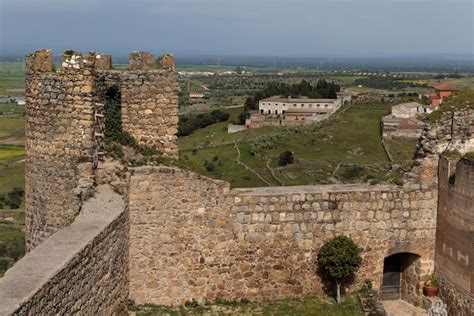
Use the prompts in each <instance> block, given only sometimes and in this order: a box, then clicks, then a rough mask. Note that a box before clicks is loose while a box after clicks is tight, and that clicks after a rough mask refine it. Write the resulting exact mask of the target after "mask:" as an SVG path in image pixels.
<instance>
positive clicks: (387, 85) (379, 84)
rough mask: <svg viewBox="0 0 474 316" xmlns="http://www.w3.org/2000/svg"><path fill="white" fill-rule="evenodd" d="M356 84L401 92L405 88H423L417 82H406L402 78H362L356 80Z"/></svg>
mask: <svg viewBox="0 0 474 316" xmlns="http://www.w3.org/2000/svg"><path fill="white" fill-rule="evenodd" d="M354 84H356V85H362V86H366V87H369V88H374V89H383V90H401V89H405V88H413V87H422V85H420V84H418V83H415V82H410V81H406V80H403V79H402V78H391V77H369V78H360V79H356V80H355V81H354Z"/></svg>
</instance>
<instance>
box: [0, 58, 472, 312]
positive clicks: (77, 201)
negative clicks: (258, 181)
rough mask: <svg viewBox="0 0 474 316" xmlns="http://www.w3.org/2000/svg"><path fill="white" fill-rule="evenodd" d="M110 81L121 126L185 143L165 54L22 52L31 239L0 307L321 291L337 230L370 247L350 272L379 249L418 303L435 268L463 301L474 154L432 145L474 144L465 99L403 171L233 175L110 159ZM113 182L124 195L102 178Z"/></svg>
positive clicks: (103, 308)
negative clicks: (393, 261) (400, 179)
mask: <svg viewBox="0 0 474 316" xmlns="http://www.w3.org/2000/svg"><path fill="white" fill-rule="evenodd" d="M113 85H116V86H117V87H118V88H119V90H120V92H121V115H122V124H123V128H124V129H125V130H126V131H128V132H129V133H130V134H132V135H133V136H134V137H135V138H136V139H137V140H138V141H139V143H140V144H144V145H148V146H153V147H156V148H157V149H159V150H161V151H162V152H164V153H166V154H168V155H171V156H176V155H177V150H178V148H177V139H176V131H177V122H178V116H177V114H178V102H177V89H178V84H177V76H176V72H175V70H174V61H173V59H172V57H171V56H170V55H163V56H161V57H159V58H158V59H157V60H154V59H153V57H152V55H151V54H150V53H147V52H133V53H131V54H130V60H129V66H128V69H124V70H118V69H112V62H111V56H110V55H105V54H95V53H90V54H88V55H80V54H78V53H75V52H72V51H67V52H65V54H64V55H63V62H62V66H61V68H60V69H59V70H58V71H54V70H53V61H52V53H51V51H48V50H41V51H37V52H35V53H33V54H30V55H28V56H27V103H28V106H27V131H26V138H27V141H26V149H27V166H26V235H27V247H28V250H29V253H27V255H26V256H25V257H24V258H23V259H21V260H20V261H19V262H18V263H17V264H15V266H13V267H12V268H11V269H10V270H8V271H7V273H6V275H5V277H4V278H3V279H1V280H0V301H1V302H2V303H3V302H6V304H1V306H0V314H37V313H40V312H41V313H46V314H56V313H74V312H79V311H80V312H81V313H86V314H112V313H120V312H123V311H124V310H125V309H126V304H127V301H128V299H129V298H130V299H131V300H133V301H134V302H136V303H157V304H167V305H168V304H169V305H178V304H182V303H184V302H185V301H187V300H190V299H192V298H194V299H197V300H198V301H200V302H204V301H213V300H215V299H217V298H220V299H228V300H239V299H241V298H246V299H250V300H273V299H283V298H290V297H299V296H304V295H319V294H322V293H323V292H324V291H325V290H326V283H325V282H324V280H323V279H322V278H321V276H320V275H319V273H318V271H317V268H316V267H317V262H316V260H317V252H318V251H319V248H320V246H321V245H322V244H323V243H324V242H325V241H326V240H328V239H329V238H331V237H333V236H336V235H341V234H342V235H348V236H351V237H352V238H353V239H354V241H355V242H356V243H357V244H358V245H359V246H360V247H362V249H363V253H362V255H363V259H364V261H363V265H362V267H361V269H360V270H359V271H358V273H357V276H356V279H355V282H354V283H353V285H352V287H353V288H356V287H358V286H360V285H361V284H363V283H365V282H366V281H371V283H372V284H373V285H374V287H375V288H376V289H381V288H383V286H382V285H383V274H384V269H385V261H386V260H388V259H390V258H394V256H395V257H397V258H398V259H400V263H399V270H400V271H399V272H400V274H399V276H400V294H401V298H402V299H405V300H407V301H409V302H412V303H419V302H420V298H421V294H422V293H421V292H422V289H421V288H422V285H423V282H424V281H425V280H426V279H427V277H428V275H429V274H430V273H431V272H432V271H433V269H435V271H436V272H437V274H438V275H439V277H440V280H441V285H442V288H441V295H442V297H443V299H444V300H445V301H446V302H447V303H448V304H449V308H450V310H451V312H453V313H457V312H459V315H469V308H471V310H472V301H473V299H472V298H473V291H472V289H473V284H474V281H473V274H472V271H473V269H472V256H473V253H472V232H473V222H472V216H471V214H470V213H472V205H473V204H472V192H474V188H473V183H474V181H473V174H474V165H473V164H472V161H470V160H468V159H463V160H461V161H460V162H458V163H457V165H456V168H455V167H454V164H455V162H447V161H445V160H443V159H441V160H439V154H441V153H442V152H443V151H444V150H446V149H456V150H458V151H459V152H461V153H462V154H465V153H467V152H469V151H474V144H473V138H472V133H473V132H474V123H473V113H472V109H465V110H461V111H458V112H456V113H455V114H454V115H452V116H450V117H443V118H441V122H440V123H439V124H435V125H432V126H430V127H428V128H426V129H425V131H424V133H423V136H422V138H421V140H420V143H419V145H420V146H419V151H418V156H417V160H418V166H417V167H415V168H414V169H413V171H412V173H411V175H410V177H407V181H406V182H405V184H404V185H403V186H394V185H375V186H369V185H366V184H351V185H322V186H294V187H273V188H253V189H235V188H230V185H229V183H227V182H223V181H218V180H213V179H209V178H206V177H204V176H201V175H199V174H196V173H193V172H190V171H186V170H182V169H178V168H175V167H169V166H144V167H137V168H129V169H128V171H127V172H128V173H127V174H126V175H125V177H119V176H118V175H116V172H115V171H116V170H115V169H114V168H115V167H116V165H120V163H119V162H118V161H114V162H113V163H112V164H111V165H114V166H115V167H114V166H112V167H111V166H109V165H108V164H107V163H106V162H105V161H104V160H103V159H101V157H102V155H103V147H104V138H103V136H104V115H105V104H106V101H107V100H106V97H105V95H106V94H105V91H106V90H107V88H108V87H111V86H113ZM119 167H120V166H119ZM438 167H439V170H438ZM455 169H456V170H455ZM122 173H123V172H122ZM453 174H455V176H454V177H453ZM112 175H113V176H114V177H115V178H116V179H115V180H114V181H111V180H110V179H109V176H110V177H111V178H112ZM112 182H118V185H116V189H117V188H119V189H120V190H116V191H120V192H122V196H121V195H118V194H117V193H114V192H113V191H112V190H111V189H110V188H109V187H108V186H107V185H99V186H98V184H104V183H109V184H110V185H112V184H113V183H112ZM438 182H439V187H438ZM113 185H114V186H115V184H113ZM438 196H439V199H438ZM438 210H439V211H438ZM469 212H470V213H469ZM469 234H470V239H469ZM453 271H454V272H453ZM469 304H471V305H469ZM463 313H464V314H463Z"/></svg>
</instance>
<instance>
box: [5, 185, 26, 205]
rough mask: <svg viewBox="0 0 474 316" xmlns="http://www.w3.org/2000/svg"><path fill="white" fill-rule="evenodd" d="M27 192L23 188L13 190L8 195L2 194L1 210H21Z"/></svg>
mask: <svg viewBox="0 0 474 316" xmlns="http://www.w3.org/2000/svg"><path fill="white" fill-rule="evenodd" d="M24 193H25V191H24V190H23V189H22V188H16V187H15V188H13V189H12V190H11V191H10V192H8V193H7V194H3V193H0V209H2V208H4V206H7V205H8V206H9V207H10V209H17V208H20V205H21V201H22V199H23V195H24Z"/></svg>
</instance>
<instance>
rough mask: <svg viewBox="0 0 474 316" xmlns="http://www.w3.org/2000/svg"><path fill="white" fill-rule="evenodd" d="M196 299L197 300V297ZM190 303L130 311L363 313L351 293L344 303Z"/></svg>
mask: <svg viewBox="0 0 474 316" xmlns="http://www.w3.org/2000/svg"><path fill="white" fill-rule="evenodd" d="M194 302H195V301H194ZM186 305H187V306H184V305H183V306H179V307H168V306H162V305H153V304H145V305H137V306H131V307H130V308H129V310H130V311H135V312H136V315H138V316H144V315H150V316H151V315H169V316H183V315H269V316H270V315H308V316H326V315H331V316H359V315H363V313H362V310H361V307H360V304H359V301H358V300H357V297H356V295H354V294H348V295H346V296H344V297H343V299H342V303H341V304H336V303H335V301H334V300H333V299H331V298H314V297H304V298H301V299H288V300H280V301H275V302H267V303H258V302H248V301H245V300H243V301H240V302H238V301H223V300H216V302H213V303H209V304H205V305H198V304H194V303H193V301H192V300H190V301H189V303H188V304H186Z"/></svg>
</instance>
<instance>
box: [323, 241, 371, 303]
mask: <svg viewBox="0 0 474 316" xmlns="http://www.w3.org/2000/svg"><path fill="white" fill-rule="evenodd" d="M361 252H362V249H361V248H359V247H358V246H357V245H356V244H355V243H354V241H352V239H351V238H349V237H346V236H337V237H334V238H333V239H331V240H329V241H327V242H326V243H325V244H324V245H323V246H322V247H321V249H320V250H319V253H318V265H319V268H320V270H321V272H323V273H324V274H325V276H327V277H328V278H329V279H331V280H333V281H334V282H335V283H336V288H337V295H336V301H337V303H338V304H339V303H341V284H342V283H343V282H346V281H347V280H349V279H350V278H351V277H352V276H353V275H354V273H355V272H356V271H357V269H358V268H359V266H360V265H361V264H362V257H361V255H360V254H361Z"/></svg>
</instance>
